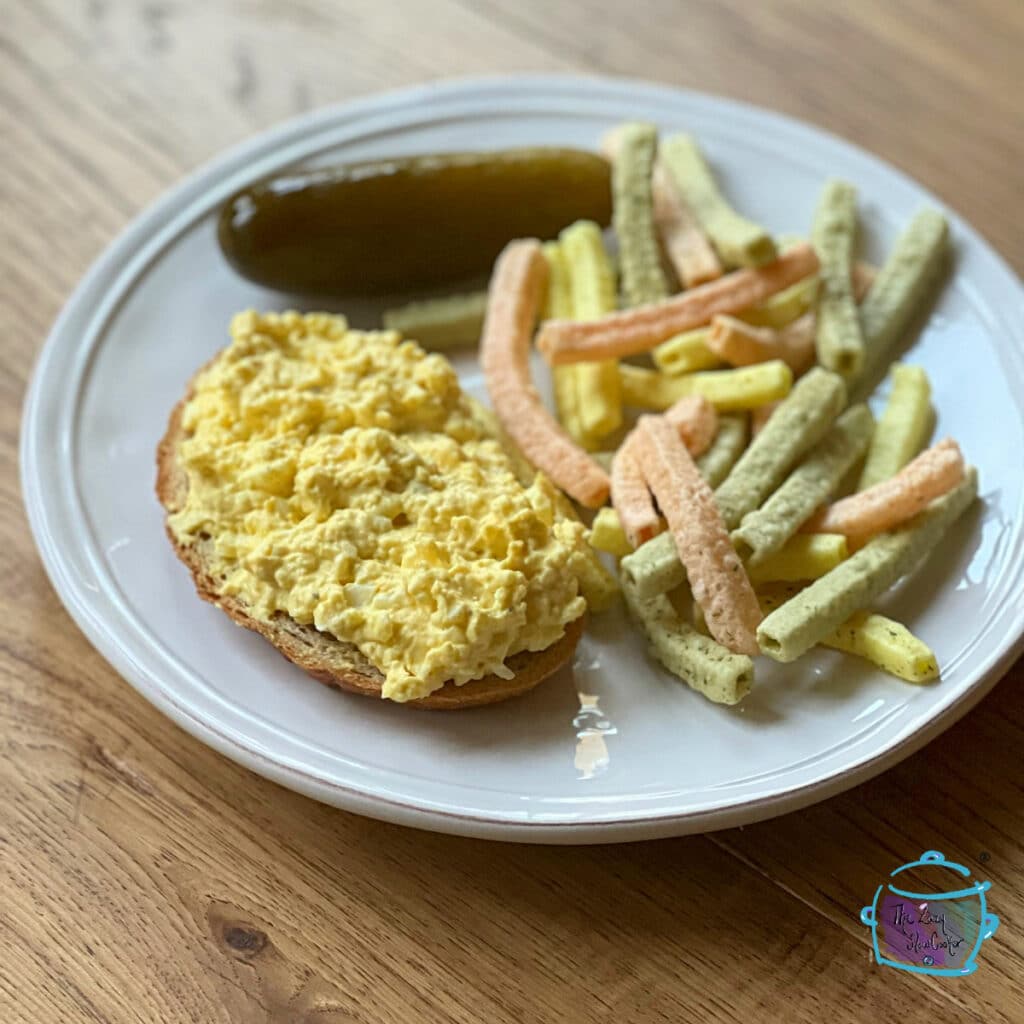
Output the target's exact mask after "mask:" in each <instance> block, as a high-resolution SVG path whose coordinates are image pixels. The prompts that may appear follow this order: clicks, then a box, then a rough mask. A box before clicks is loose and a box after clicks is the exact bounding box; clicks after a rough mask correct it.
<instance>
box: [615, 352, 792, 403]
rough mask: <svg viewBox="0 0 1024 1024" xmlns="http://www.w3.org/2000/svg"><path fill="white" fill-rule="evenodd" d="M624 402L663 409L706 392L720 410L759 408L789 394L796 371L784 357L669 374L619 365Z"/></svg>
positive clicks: (711, 401)
mask: <svg viewBox="0 0 1024 1024" xmlns="http://www.w3.org/2000/svg"><path fill="white" fill-rule="evenodd" d="M619 377H620V379H621V381H622V402H623V404H624V405H628V406H631V407H633V408H635V409H653V410H655V411H657V412H661V411H663V410H665V409H667V408H668V407H669V406H671V405H674V404H675V403H676V402H678V401H679V399H680V398H684V397H685V396H686V395H702V396H703V397H704V398H706V399H707V400H708V401H709V402H710V403H711V404H712V405H713V406H714V407H715V408H716V409H717V410H719V411H720V412H731V411H735V410H737V409H756V408H757V407H758V406H759V405H764V404H765V402H774V401H776V400H777V399H779V398H784V397H785V396H786V395H788V394H789V389H790V388H791V387H792V385H793V371H792V370H791V369H790V368H789V367H788V366H787V365H786V364H785V363H784V362H782V361H781V360H778V359H776V360H773V361H772V362H770V363H758V364H757V365H756V366H742V367H740V368H739V369H733V370H704V371H702V372H700V373H688V374H686V375H685V376H682V377H668V376H666V375H665V374H663V373H659V372H658V371H657V370H647V369H644V368H643V367H642V366H630V365H628V364H626V363H623V364H621V365H620V366H619Z"/></svg>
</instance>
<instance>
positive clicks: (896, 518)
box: [802, 437, 964, 543]
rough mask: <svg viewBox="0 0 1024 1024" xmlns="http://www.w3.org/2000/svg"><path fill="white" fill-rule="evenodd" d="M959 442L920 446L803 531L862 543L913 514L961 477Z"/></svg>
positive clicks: (904, 520) (823, 513)
mask: <svg viewBox="0 0 1024 1024" xmlns="http://www.w3.org/2000/svg"><path fill="white" fill-rule="evenodd" d="M963 476H964V457H963V454H962V453H961V451H960V446H959V445H958V444H957V443H956V441H954V440H952V439H951V438H948V437H947V438H946V439H945V440H943V441H939V443H938V444H935V445H933V446H932V447H931V448H929V449H928V450H927V451H923V452H921V454H920V455H918V456H917V458H915V459H913V460H911V461H910V462H908V463H907V464H906V465H905V466H904V467H903V468H902V469H901V470H900V471H899V472H898V473H897V474H896V475H895V476H893V477H890V478H889V479H888V480H883V481H881V483H877V484H875V485H874V487H869V488H868V489H867V490H866V491H861V492H860V493H859V494H851V495H850V496H849V497H848V498H842V499H840V500H839V501H837V502H836V503H835V504H833V505H830V506H829V507H828V508H826V509H824V510H822V511H821V512H818V513H816V514H815V515H814V516H813V517H812V518H811V519H810V520H808V521H807V522H806V523H805V524H804V526H803V527H802V530H803V532H804V533H842V534H845V535H846V536H847V537H849V538H851V539H855V540H857V541H858V542H859V543H860V542H863V541H865V540H867V539H868V538H869V537H873V536H874V535H875V534H877V533H885V532H887V531H888V530H892V529H895V527H897V526H899V525H900V524H901V523H905V522H906V521H907V520H908V519H912V518H913V517H914V516H916V515H917V514H918V513H919V512H922V511H924V509H925V508H926V507H927V506H928V505H929V504H931V502H933V501H934V500H935V499H936V498H941V497H942V495H943V494H945V493H946V492H947V491H951V490H953V488H954V487H956V485H957V484H958V483H960V481H961V480H962V479H963Z"/></svg>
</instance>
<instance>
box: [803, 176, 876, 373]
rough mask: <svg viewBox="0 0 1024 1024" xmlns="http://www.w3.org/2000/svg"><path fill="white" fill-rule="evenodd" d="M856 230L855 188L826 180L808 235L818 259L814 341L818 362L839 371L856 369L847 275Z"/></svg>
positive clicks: (856, 319)
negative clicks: (819, 265) (819, 264)
mask: <svg viewBox="0 0 1024 1024" xmlns="http://www.w3.org/2000/svg"><path fill="white" fill-rule="evenodd" d="M856 234H857V193H856V190H855V189H854V188H853V186H852V185H850V184H848V183H847V182H845V181H836V180H834V181H830V182H828V183H827V184H826V185H825V188H824V189H823V191H822V193H821V198H820V199H819V200H818V208H817V209H816V210H815V213H814V226H813V228H812V230H811V240H812V242H813V243H814V251H815V252H816V253H817V254H818V260H819V261H820V262H821V270H820V272H819V276H820V278H821V285H820V287H819V289H818V310H817V314H818V322H817V338H816V346H817V351H818V362H819V363H820V364H821V365H822V366H824V367H825V369H826V370H834V371H835V372H836V373H839V374H842V375H843V376H844V377H852V376H855V375H856V374H857V373H859V372H860V368H861V366H862V365H863V363H864V337H863V335H862V334H861V326H860V316H859V314H858V312H857V303H856V301H855V300H854V297H853V286H852V282H851V280H850V276H851V273H852V271H853V246H854V241H855V238H856Z"/></svg>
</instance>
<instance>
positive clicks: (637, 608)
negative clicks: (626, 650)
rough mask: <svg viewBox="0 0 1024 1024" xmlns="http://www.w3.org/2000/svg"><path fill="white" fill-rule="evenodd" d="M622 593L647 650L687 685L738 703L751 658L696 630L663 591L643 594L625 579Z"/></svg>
mask: <svg viewBox="0 0 1024 1024" xmlns="http://www.w3.org/2000/svg"><path fill="white" fill-rule="evenodd" d="M666 536H667V534H666ZM622 594H623V596H624V597H625V599H626V605H627V606H628V608H629V610H630V611H631V612H632V613H633V616H634V618H636V619H637V621H638V622H639V623H640V626H641V627H642V629H643V631H644V633H645V635H646V636H647V641H648V643H649V644H650V649H651V654H652V655H653V656H654V657H655V658H657V659H658V661H660V662H661V663H662V665H664V666H665V668H667V669H668V670H669V672H671V673H672V674H673V675H675V676H678V677H679V678H680V679H682V680H683V682H684V683H686V684H687V686H689V687H690V688H691V689H693V690H696V691H697V692H698V693H701V694H703V695H704V696H705V697H707V698H708V700H711V701H714V702H715V703H717V704H738V703H739V702H740V701H741V700H742V699H743V698H744V697H745V696H746V695H747V693H749V692H750V686H751V683H753V680H754V662H753V661H752V660H751V659H750V658H749V657H747V656H746V655H745V654H733V652H732V651H730V650H728V649H727V648H725V647H723V646H722V645H721V644H719V643H716V642H715V641H714V640H712V639H711V637H708V636H704V635H703V634H702V633H698V632H697V630H696V629H694V628H693V626H691V625H690V624H689V623H688V622H686V621H685V620H684V619H682V618H681V617H680V616H679V614H678V612H676V610H675V608H673V606H672V602H671V601H670V600H669V599H668V598H667V597H666V596H665V595H664V594H656V595H655V596H654V597H653V598H643V597H640V595H638V594H637V593H636V591H635V590H634V589H633V588H631V587H630V586H629V585H628V584H627V583H625V582H624V583H623V585H622Z"/></svg>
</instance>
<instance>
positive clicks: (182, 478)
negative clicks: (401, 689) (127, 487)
mask: <svg viewBox="0 0 1024 1024" xmlns="http://www.w3.org/2000/svg"><path fill="white" fill-rule="evenodd" d="M191 397H192V387H191V386H190V387H189V390H188V393H187V394H186V395H185V397H184V398H183V399H182V400H181V401H180V402H179V403H178V404H177V405H176V406H175V407H174V410H173V411H172V413H171V416H170V420H169V421H168V424H167V431H166V433H165V434H164V436H163V437H162V438H161V440H160V443H159V445H158V446H157V454H156V465H157V476H156V495H157V498H159V500H160V504H161V505H163V507H164V509H165V510H166V512H167V513H168V515H170V514H171V513H173V512H177V511H178V510H179V509H181V508H182V507H184V504H185V500H186V498H187V496H188V475H187V474H186V473H185V471H184V469H183V468H182V466H181V464H180V463H179V461H178V450H179V447H180V445H181V442H182V441H183V440H184V439H185V432H184V429H183V427H182V415H183V413H184V409H185V405H186V403H187V402H188V401H189V399H190V398H191ZM164 527H165V530H166V532H167V536H168V538H169V540H170V542H171V545H172V547H173V548H174V550H175V553H176V554H177V556H178V558H180V559H181V561H182V562H184V563H185V565H186V566H187V567H188V570H189V572H190V573H191V574H192V580H193V582H194V583H195V587H196V592H197V593H198V594H199V596H200V597H201V598H202V599H203V600H204V601H209V602H210V603H211V604H215V605H217V607H219V608H220V609H221V610H222V611H224V612H226V613H227V615H229V616H230V617H231V618H232V619H234V621H235V622H236V623H238V624H239V625H240V626H245V628H246V629H251V630H253V631H254V632H256V633H259V634H260V635H261V636H262V637H264V638H265V639H266V640H268V641H269V642H270V643H271V644H273V646H274V647H276V648H277V650H278V651H280V652H281V654H283V655H284V656H285V657H286V658H287V659H288V660H289V661H291V662H293V663H294V664H296V665H298V666H299V668H301V669H303V670H304V671H306V672H307V673H309V675H311V676H312V677H313V678H314V679H317V680H319V681H320V682H321V683H325V684H326V685H327V686H333V687H336V688H337V689H339V690H345V691H347V692H348V693H358V694H361V695H362V696H364V697H377V698H380V696H381V686H382V684H383V682H384V677H383V675H382V674H381V673H380V671H378V669H376V668H375V667H374V666H373V665H371V664H370V662H369V661H368V660H367V659H366V658H365V657H364V656H363V654H361V653H360V651H359V650H358V649H357V648H356V647H355V645H354V644H351V643H348V642H346V641H343V640H338V639H335V638H334V637H333V636H331V635H329V634H327V633H322V632H320V631H319V630H318V629H316V628H315V627H314V626H311V625H310V626H306V625H302V624H301V623H298V622H296V621H295V620H294V619H293V618H291V616H289V615H286V614H284V613H283V612H278V613H276V614H275V615H274V616H273V618H272V619H270V620H269V621H265V620H262V619H258V618H255V617H254V616H253V615H251V614H250V611H249V609H248V608H247V606H246V605H245V604H244V602H242V601H240V600H238V599H237V598H236V597H233V596H231V595H227V594H223V593H221V592H220V589H219V587H218V580H217V579H216V578H215V577H214V576H213V575H211V573H210V571H209V566H208V559H207V558H206V557H205V556H204V542H203V541H199V542H197V543H193V544H182V543H181V542H180V541H179V539H178V538H177V537H176V536H175V535H174V533H173V532H172V531H171V529H170V526H169V525H168V523H167V521H166V519H165V522H164ZM207 543H208V542H207ZM582 633H583V619H582V617H581V618H579V619H576V620H575V621H574V622H571V623H569V625H568V626H567V627H566V630H565V633H564V634H563V636H562V637H561V638H560V639H559V640H557V641H556V642H555V643H554V644H552V645H551V646H550V647H548V648H546V649H545V650H543V651H522V652H520V653H519V654H513V655H512V656H511V657H509V658H507V659H506V662H505V664H506V665H507V666H508V668H509V669H510V670H511V671H512V672H513V673H515V675H514V677H513V678H511V679H502V678H501V677H500V676H495V675H488V676H484V677H483V678H482V679H474V680H472V681H471V682H468V683H464V684H463V685H462V686H456V685H455V684H454V683H453V682H447V683H445V684H444V686H442V687H441V688H440V689H439V690H435V691H434V692H433V693H431V694H429V695H428V696H426V697H421V698H420V699H419V700H411V701H406V702H405V703H406V705H407V706H409V707H414V708H424V709H427V710H444V711H454V710H460V709H462V708H472V707H480V706H482V705H485V704H494V703H497V702H498V701H503V700H508V699H509V698H511V697H517V696H519V695H520V694H523V693H526V692H527V691H529V690H532V689H533V688H534V687H535V686H537V685H538V684H539V683H541V682H543V681H544V680H545V679H547V678H548V676H550V675H552V674H553V673H555V672H557V671H558V669H560V668H561V667H562V666H563V665H565V664H566V663H567V662H568V661H569V660H570V659H571V658H572V655H573V652H574V651H575V650H576V644H577V643H578V642H579V639H580V636H581V635H582Z"/></svg>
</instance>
